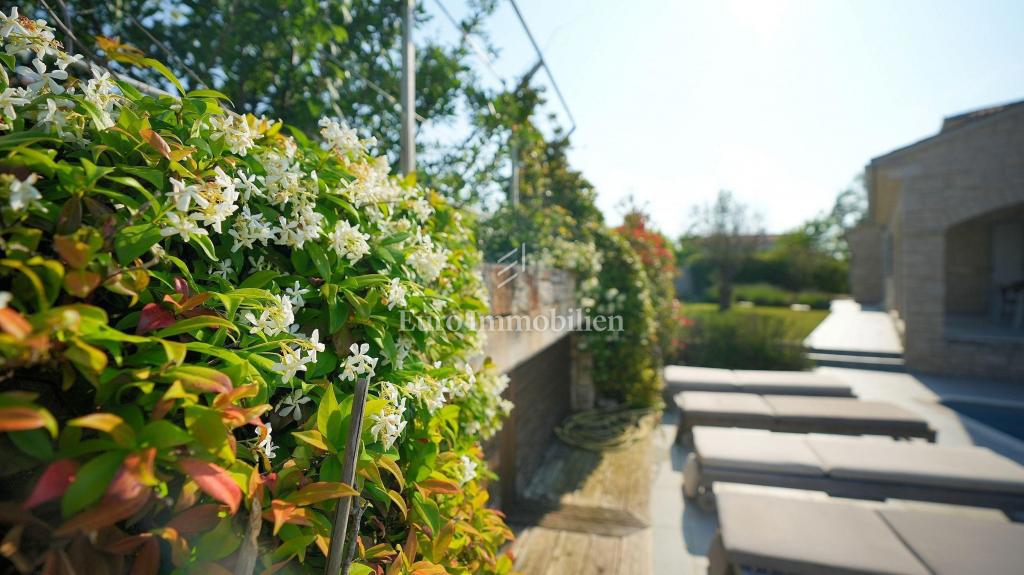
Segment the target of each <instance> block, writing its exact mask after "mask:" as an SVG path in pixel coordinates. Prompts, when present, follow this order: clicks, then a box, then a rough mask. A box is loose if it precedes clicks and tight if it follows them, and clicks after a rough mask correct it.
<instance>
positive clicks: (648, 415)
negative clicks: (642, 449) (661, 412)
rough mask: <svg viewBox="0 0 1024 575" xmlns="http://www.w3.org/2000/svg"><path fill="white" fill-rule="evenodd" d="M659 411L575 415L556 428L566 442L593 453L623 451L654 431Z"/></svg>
mask: <svg viewBox="0 0 1024 575" xmlns="http://www.w3.org/2000/svg"><path fill="white" fill-rule="evenodd" d="M657 413H658V410H657V409H652V408H649V407H644V408H630V407H613V408H608V409H594V410H591V411H584V412H581V413H577V414H575V415H571V416H569V417H568V418H566V420H565V421H563V422H562V424H561V425H559V426H558V427H556V428H555V434H556V435H557V436H558V437H559V439H561V440H562V441H564V442H566V443H568V444H569V445H572V446H574V447H579V448H581V449H587V450H590V451H605V450H611V449H622V448H624V447H628V446H629V445H632V444H633V443H635V442H636V441H637V440H639V439H641V438H642V437H644V436H645V435H646V434H647V433H648V432H650V430H651V429H652V428H653V424H654V422H655V421H656V417H655V415H656V414H657Z"/></svg>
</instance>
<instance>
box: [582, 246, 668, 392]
mask: <svg viewBox="0 0 1024 575" xmlns="http://www.w3.org/2000/svg"><path fill="white" fill-rule="evenodd" d="M593 237H594V243H595V245H596V246H597V249H598V250H599V251H600V253H601V259H602V265H601V267H600V269H599V270H598V272H597V273H596V274H595V275H592V276H590V277H589V278H587V279H584V280H582V281H581V282H580V285H579V290H578V291H579V292H580V293H581V298H580V301H581V303H582V305H583V307H584V309H585V310H586V312H587V314H588V315H590V316H598V315H601V316H621V317H622V321H621V324H622V331H589V332H586V333H585V334H584V335H585V337H584V339H583V341H582V342H581V344H582V346H583V347H584V348H585V349H586V350H587V351H588V352H589V353H590V354H591V356H592V357H593V360H594V369H593V376H594V385H595V387H596V388H597V391H598V393H599V394H600V396H601V397H603V398H605V399H610V400H614V401H616V402H619V403H626V404H629V405H632V406H635V407H650V406H656V405H658V404H659V403H660V401H661V399H660V392H661V365H660V361H661V359H660V354H659V353H658V343H657V339H658V333H657V327H658V323H657V322H658V318H657V316H656V315H655V308H654V304H653V302H652V298H651V286H650V282H649V281H648V279H647V276H646V275H645V272H644V268H643V265H642V263H641V261H640V258H639V256H637V254H636V252H635V251H634V250H633V248H631V247H630V245H629V243H628V242H626V241H625V240H624V239H623V238H622V237H620V236H619V235H618V234H616V233H614V232H613V231H611V230H605V229H603V228H600V229H597V230H595V233H594V234H593Z"/></svg>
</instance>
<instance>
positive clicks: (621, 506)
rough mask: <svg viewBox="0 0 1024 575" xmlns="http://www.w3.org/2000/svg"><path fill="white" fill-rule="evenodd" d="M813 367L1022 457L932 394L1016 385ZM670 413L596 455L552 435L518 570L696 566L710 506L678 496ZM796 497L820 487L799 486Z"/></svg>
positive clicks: (710, 522) (945, 430) (658, 570)
mask: <svg viewBox="0 0 1024 575" xmlns="http://www.w3.org/2000/svg"><path fill="white" fill-rule="evenodd" d="M818 369H819V370H820V371H822V372H824V373H829V374H831V375H833V376H835V377H837V378H839V379H841V380H843V381H844V382H846V383H848V384H849V385H850V386H851V387H853V389H854V391H855V392H856V393H857V395H858V396H859V397H861V398H863V399H879V400H885V401H891V402H894V403H897V404H899V405H901V406H904V407H906V408H907V409H910V410H913V411H915V412H917V413H920V414H921V415H923V416H924V417H926V418H927V419H928V420H929V422H930V423H931V425H932V426H933V427H934V428H935V429H937V430H938V432H939V433H938V439H937V441H938V442H939V443H945V444H950V445H970V444H973V445H983V446H986V447H989V448H991V449H993V450H995V451H997V452H999V453H1001V454H1003V455H1005V456H1007V457H1010V458H1011V459H1014V460H1016V461H1017V462H1019V463H1021V464H1024V443H1022V442H1020V441H1018V440H1016V439H1014V438H1012V437H1010V436H1008V435H1005V434H1003V433H1001V432H999V431H996V430H994V429H992V428H990V427H987V426H985V425H982V424H980V423H978V422H975V421H974V420H971V419H969V418H966V417H962V416H960V415H958V414H957V413H956V412H954V411H952V410H950V409H948V408H946V407H944V406H943V405H942V404H941V403H940V401H941V400H944V399H971V400H996V401H1001V402H1006V401H1009V402H1018V403H1020V402H1024V386H1022V385H1020V384H1013V383H1006V382H993V381H984V380H972V379H952V378H942V377H932V376H923V375H911V374H907V373H891V372H880V371H873V370H859V369H845V368H818ZM676 418H677V414H676V413H674V412H671V411H670V412H667V413H665V414H664V416H663V418H662V420H661V424H660V425H659V426H657V427H656V428H655V429H654V431H653V432H652V434H651V436H650V437H649V439H648V440H647V441H641V442H638V443H636V444H634V446H632V447H630V448H628V449H626V450H622V451H614V452H605V453H604V454H595V453H591V452H583V451H581V450H575V449H572V448H568V447H566V446H565V445H562V444H560V443H559V444H556V445H554V446H552V448H551V449H550V451H549V457H548V458H547V461H546V463H545V465H544V466H543V469H542V470H541V471H540V472H539V473H538V474H537V476H536V478H535V480H534V482H533V483H532V485H531V488H530V490H529V491H530V493H531V496H532V497H534V498H539V499H544V500H546V501H547V502H549V503H552V504H553V505H554V506H555V507H556V508H557V507H559V506H561V508H562V510H561V511H559V512H551V513H548V514H546V515H544V514H540V516H539V517H540V519H539V521H537V517H535V518H534V520H532V521H528V522H527V523H526V525H532V526H529V527H524V526H523V524H522V523H521V524H520V528H519V530H518V532H519V537H520V539H519V541H518V542H517V543H516V545H515V547H514V552H515V553H516V556H517V561H516V568H517V570H521V571H522V572H523V573H525V574H526V575H554V574H565V575H573V574H579V575H590V574H595V573H600V574H609V575H611V574H620V573H621V574H636V575H643V574H647V573H654V574H657V575H662V574H664V575H689V574H704V573H705V572H706V570H707V557H706V556H707V550H708V546H709V543H710V541H711V538H712V536H713V535H714V533H715V530H716V529H717V527H718V524H717V518H716V516H715V514H714V512H705V511H702V510H700V509H699V508H698V507H697V506H696V505H688V504H687V503H688V502H686V501H685V500H684V499H683V495H682V489H681V485H682V468H683V464H684V462H685V461H686V456H687V455H688V451H687V450H686V449H684V448H682V447H680V446H677V445H674V444H673V438H674V436H675V425H676V421H677V419H676ZM645 461H646V464H644V462H645ZM588 469H589V470H590V471H588ZM625 476H628V477H631V478H632V480H631V481H627V480H625V479H624V477H625ZM644 485H646V487H644ZM743 489H749V490H753V491H758V490H761V491H765V490H767V491H772V490H776V489H775V488H770V487H759V486H744V487H743ZM785 491H789V492H791V493H792V490H785ZM545 494H547V495H545ZM799 496H800V497H806V498H817V497H823V496H824V494H821V493H816V492H810V491H807V492H799ZM896 504H898V505H902V506H905V507H907V508H918V509H924V508H928V509H932V510H942V511H947V512H951V513H970V514H972V515H977V514H991V513H998V512H997V511H993V510H981V511H978V510H966V509H965V508H962V507H956V506H949V505H941V504H934V503H924V502H911V501H907V502H896ZM645 506H646V509H647V511H646V513H645V512H643V509H644V507H645ZM615 526H617V527H615Z"/></svg>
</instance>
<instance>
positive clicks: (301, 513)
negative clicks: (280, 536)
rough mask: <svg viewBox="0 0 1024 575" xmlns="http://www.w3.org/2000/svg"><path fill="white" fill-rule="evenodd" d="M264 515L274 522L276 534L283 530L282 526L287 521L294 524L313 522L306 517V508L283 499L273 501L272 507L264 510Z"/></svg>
mask: <svg viewBox="0 0 1024 575" xmlns="http://www.w3.org/2000/svg"><path fill="white" fill-rule="evenodd" d="M263 517H264V518H266V519H270V520H271V521H273V522H274V535H277V532H278V531H280V530H281V526H282V525H284V524H285V523H292V524H294V525H310V524H311V523H310V522H309V519H307V518H306V510H305V509H302V508H301V507H298V506H296V505H294V504H292V503H288V502H287V501H284V500H281V499H275V500H273V501H271V502H270V509H268V510H267V511H264V512H263Z"/></svg>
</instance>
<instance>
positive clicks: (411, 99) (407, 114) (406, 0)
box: [399, 0, 416, 176]
mask: <svg viewBox="0 0 1024 575" xmlns="http://www.w3.org/2000/svg"><path fill="white" fill-rule="evenodd" d="M415 7H416V0H403V1H402V93H401V100H402V136H401V141H400V144H401V149H402V155H401V165H400V166H399V167H400V168H401V170H402V174H404V175H407V176H408V175H409V174H414V173H416V46H415V45H414V44H413V41H412V33H413V26H414V25H415V20H414V12H415Z"/></svg>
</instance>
